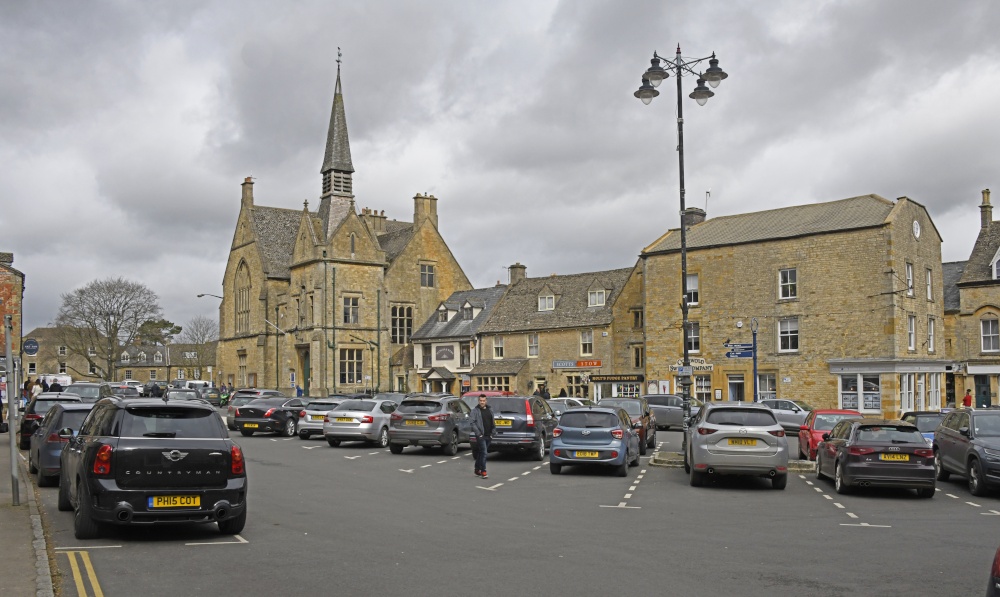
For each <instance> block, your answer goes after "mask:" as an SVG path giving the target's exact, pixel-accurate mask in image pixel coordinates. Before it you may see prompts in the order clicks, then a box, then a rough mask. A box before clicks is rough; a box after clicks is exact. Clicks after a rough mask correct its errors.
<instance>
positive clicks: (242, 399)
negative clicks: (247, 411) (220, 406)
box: [229, 396, 256, 406]
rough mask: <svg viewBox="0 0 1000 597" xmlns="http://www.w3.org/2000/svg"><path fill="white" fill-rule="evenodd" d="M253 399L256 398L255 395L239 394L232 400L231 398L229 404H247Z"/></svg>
mask: <svg viewBox="0 0 1000 597" xmlns="http://www.w3.org/2000/svg"><path fill="white" fill-rule="evenodd" d="M251 400H256V397H255V396H237V397H235V398H233V399H232V400H230V401H229V404H232V405H233V406H243V405H244V404H246V403H247V402H250V401H251Z"/></svg>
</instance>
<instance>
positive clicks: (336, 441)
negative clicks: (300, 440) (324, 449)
mask: <svg viewBox="0 0 1000 597" xmlns="http://www.w3.org/2000/svg"><path fill="white" fill-rule="evenodd" d="M326 443H328V444H330V447H331V448H336V447H337V446H339V445H340V440H339V439H330V438H327V439H326Z"/></svg>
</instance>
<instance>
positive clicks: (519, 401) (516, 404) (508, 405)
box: [486, 396, 526, 415]
mask: <svg viewBox="0 0 1000 597" xmlns="http://www.w3.org/2000/svg"><path fill="white" fill-rule="evenodd" d="M525 402H526V400H525V399H524V398H507V397H505V396H490V397H488V398H486V403H487V404H489V405H490V408H492V409H493V412H495V413H499V414H504V415H523V414H524V413H525V407H524V405H525Z"/></svg>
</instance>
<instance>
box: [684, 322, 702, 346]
mask: <svg viewBox="0 0 1000 597" xmlns="http://www.w3.org/2000/svg"><path fill="white" fill-rule="evenodd" d="M684 341H685V342H687V346H688V352H689V353H700V352H701V323H700V322H698V321H689V322H688V329H687V333H686V334H684Z"/></svg>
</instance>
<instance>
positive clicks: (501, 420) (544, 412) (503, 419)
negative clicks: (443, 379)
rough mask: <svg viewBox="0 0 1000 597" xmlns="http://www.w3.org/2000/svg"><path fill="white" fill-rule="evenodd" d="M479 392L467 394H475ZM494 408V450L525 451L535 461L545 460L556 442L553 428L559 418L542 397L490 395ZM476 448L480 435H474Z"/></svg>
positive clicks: (490, 402) (488, 399)
mask: <svg viewBox="0 0 1000 597" xmlns="http://www.w3.org/2000/svg"><path fill="white" fill-rule="evenodd" d="M475 394H476V393H475V392H471V393H469V394H466V396H473V397H474V396H475ZM486 402H487V404H489V405H490V410H492V411H493V427H494V429H493V440H492V441H491V442H490V452H522V453H527V454H529V455H530V456H531V459H532V460H544V459H545V448H546V447H547V446H549V444H551V443H552V430H553V429H555V428H556V425H557V424H558V423H559V417H557V416H556V415H555V413H554V412H552V407H550V406H549V404H548V403H547V402H546V401H545V400H544V399H543V398H541V397H540V396H489V397H487V398H486ZM471 442H472V447H473V449H475V447H476V446H475V443H476V438H475V437H473V438H471Z"/></svg>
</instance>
